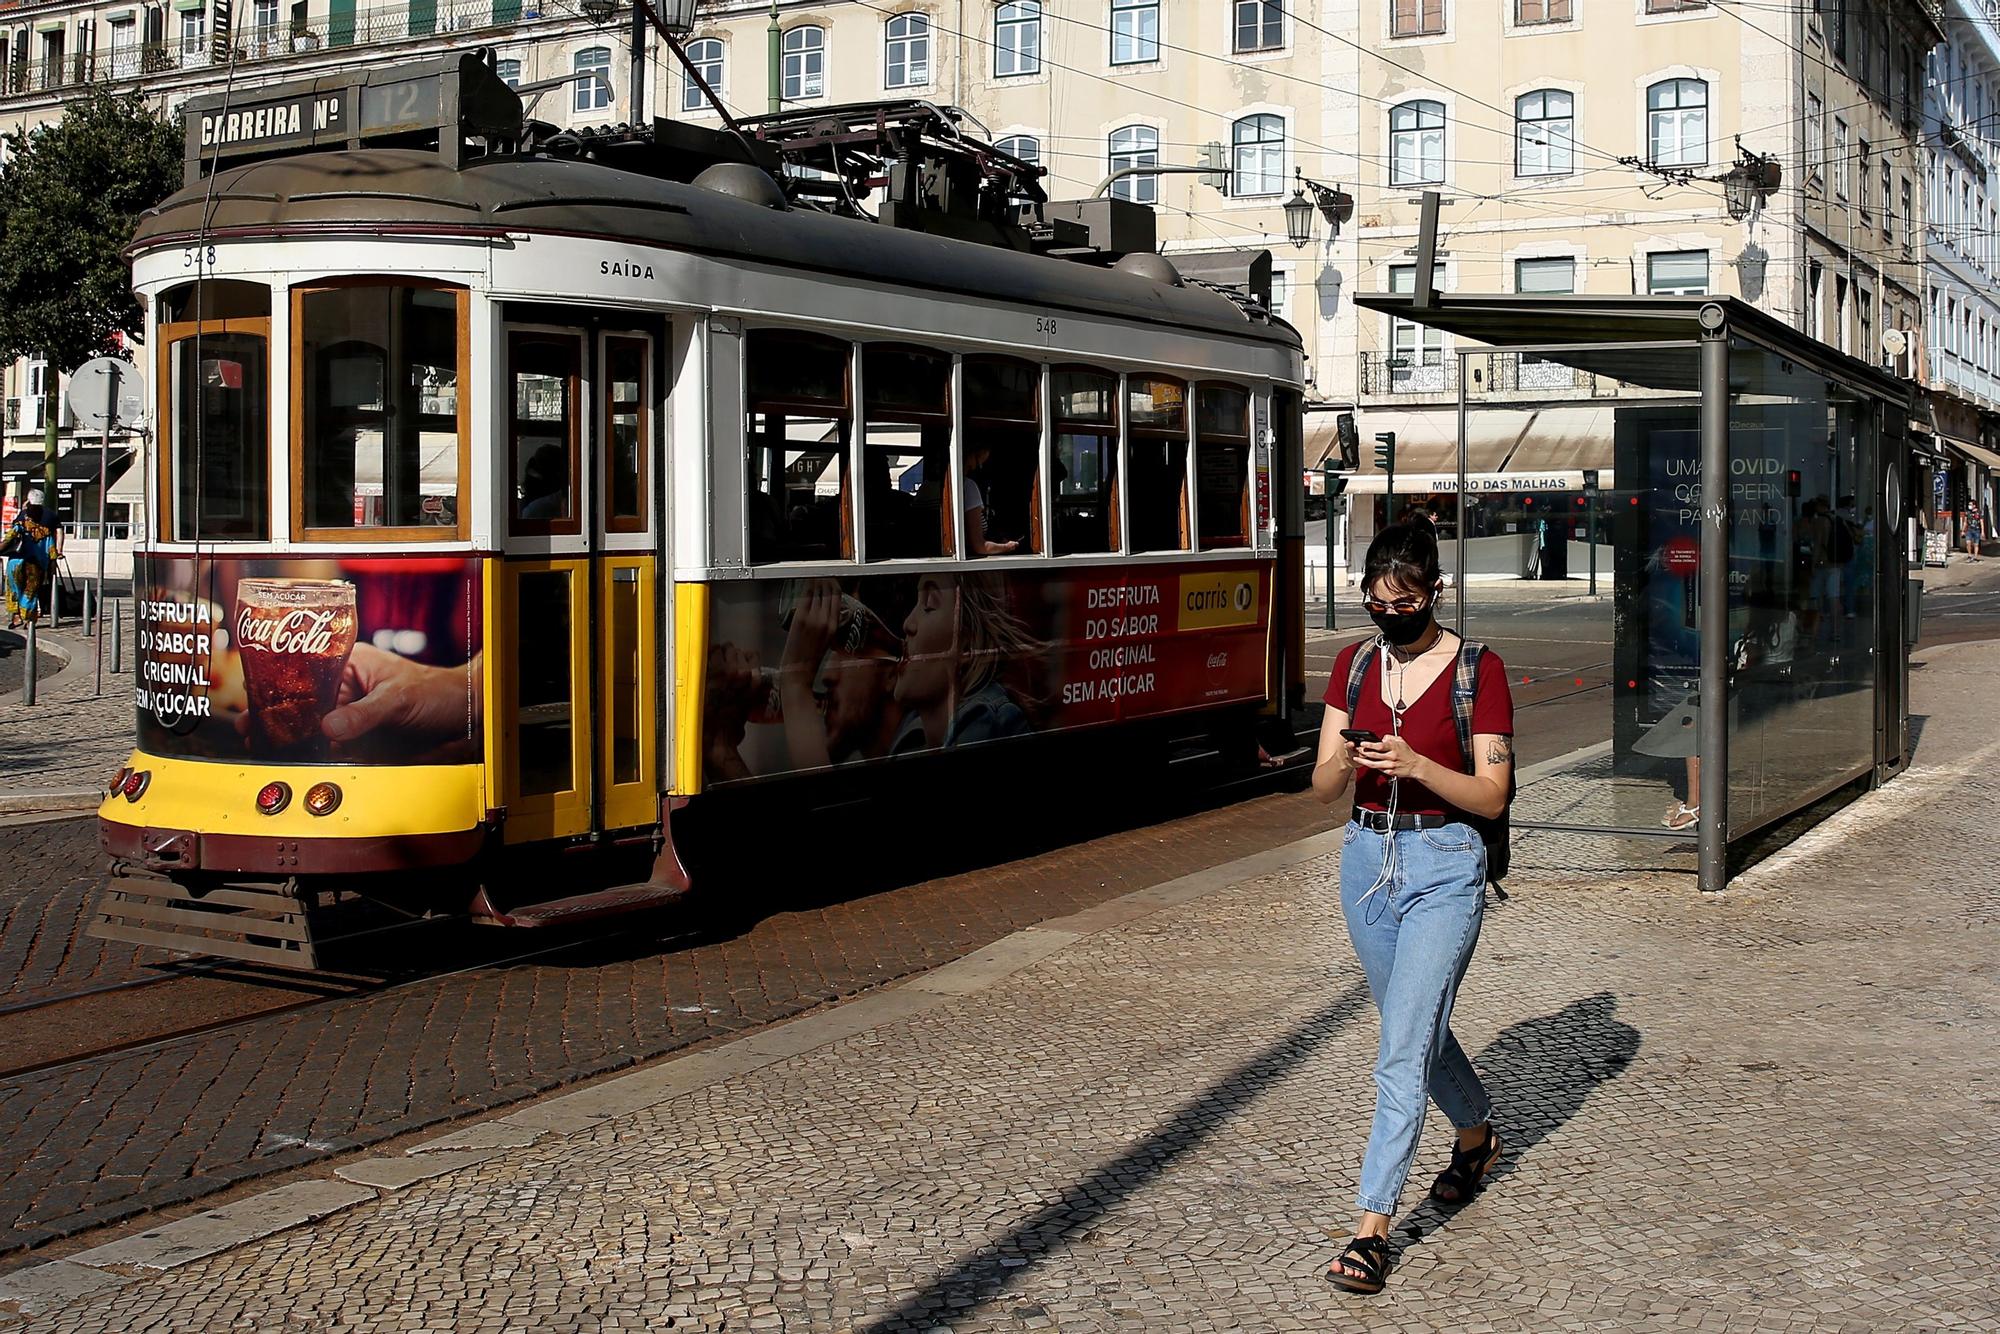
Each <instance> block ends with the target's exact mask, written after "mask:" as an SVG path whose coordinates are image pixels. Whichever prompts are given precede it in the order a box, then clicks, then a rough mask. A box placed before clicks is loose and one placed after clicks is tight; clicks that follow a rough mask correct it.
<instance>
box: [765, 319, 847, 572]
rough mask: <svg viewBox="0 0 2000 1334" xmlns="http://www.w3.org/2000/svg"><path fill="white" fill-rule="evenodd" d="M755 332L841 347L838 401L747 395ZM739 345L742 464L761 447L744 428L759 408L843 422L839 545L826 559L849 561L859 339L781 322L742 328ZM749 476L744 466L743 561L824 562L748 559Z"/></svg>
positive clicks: (781, 464) (781, 460) (768, 563)
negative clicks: (841, 359)
mask: <svg viewBox="0 0 2000 1334" xmlns="http://www.w3.org/2000/svg"><path fill="white" fill-rule="evenodd" d="M759 335H777V339H776V341H779V342H782V341H784V340H786V339H803V340H811V341H814V342H820V343H826V344H829V345H832V346H837V347H840V348H842V349H843V353H842V355H843V356H845V358H846V363H845V373H843V374H842V375H841V377H840V394H841V396H840V400H839V402H838V404H833V403H831V402H830V401H821V400H815V399H805V398H785V397H768V398H758V397H756V396H755V394H754V393H753V389H754V386H753V384H752V383H751V364H752V361H753V358H754V354H755V352H756V345H757V342H758V336H759ZM740 346H741V358H742V360H741V365H742V377H743V378H742V388H743V394H742V410H743V426H744V430H743V437H742V441H741V445H742V456H743V461H744V463H745V464H746V465H748V464H749V463H750V462H751V450H752V449H753V448H755V449H764V448H767V446H764V445H762V444H759V443H757V439H758V437H757V436H756V435H755V434H754V433H753V432H752V431H751V429H750V427H751V424H752V418H753V417H754V416H755V415H756V414H757V413H759V412H766V413H768V412H779V413H784V414H786V415H788V416H789V415H791V414H794V413H798V414H803V415H808V416H811V417H813V418H824V419H825V420H828V421H840V422H844V423H845V424H846V426H847V437H848V438H847V441H846V443H845V446H844V447H843V449H842V450H841V451H840V545H839V553H838V554H837V555H836V556H834V557H832V558H831V559H833V560H836V561H842V562H852V561H854V560H855V559H856V558H857V556H856V550H855V533H856V529H857V526H858V525H857V522H856V515H855V504H856V497H857V495H858V494H859V488H858V487H856V486H855V484H854V473H855V464H856V461H857V460H858V459H859V458H860V457H861V456H860V454H859V453H857V452H856V451H857V449H858V448H859V441H858V439H857V437H858V436H859V435H860V434H861V427H860V418H861V410H860V407H859V406H858V405H859V404H860V401H861V396H860V393H859V387H858V382H859V377H860V375H861V346H862V345H861V344H860V343H857V342H855V341H854V340H853V339H851V338H838V337H835V336H834V335H832V334H826V333H819V332H816V331H814V330H811V329H799V328H794V327H790V326H787V325H783V324H765V325H758V326H756V327H753V328H749V329H745V330H744V331H743V337H742V341H741V344H740ZM836 407H837V409H838V410H837V411H836V410H834V409H835V408H836ZM778 453H779V460H778V466H779V469H780V471H781V472H782V470H783V467H784V457H783V455H784V450H783V448H782V447H781V448H780V449H779V451H778ZM755 476H756V474H755V472H754V471H752V470H746V472H745V474H744V483H745V485H744V489H743V553H744V563H745V564H746V565H748V566H750V567H752V568H757V569H763V568H767V567H770V566H783V565H814V566H817V565H824V564H826V560H825V559H820V560H791V559H779V560H767V561H754V560H751V559H750V549H751V542H750V506H751V504H752V503H753V502H752V500H751V497H752V496H753V495H755V494H756V492H755V491H754V489H753V488H752V487H751V485H750V483H751V482H753V481H754V480H755Z"/></svg>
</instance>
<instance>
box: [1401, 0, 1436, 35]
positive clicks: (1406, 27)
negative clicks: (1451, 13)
mask: <svg viewBox="0 0 2000 1334" xmlns="http://www.w3.org/2000/svg"><path fill="white" fill-rule="evenodd" d="M1443 32H1444V0H1390V10H1389V35H1390V36H1391V37H1437V36H1440V35H1442V34H1443Z"/></svg>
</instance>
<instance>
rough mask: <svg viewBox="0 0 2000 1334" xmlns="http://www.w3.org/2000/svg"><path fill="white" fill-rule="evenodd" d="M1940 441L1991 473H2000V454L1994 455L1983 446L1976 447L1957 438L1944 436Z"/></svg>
mask: <svg viewBox="0 0 2000 1334" xmlns="http://www.w3.org/2000/svg"><path fill="white" fill-rule="evenodd" d="M1938 439H1940V440H1942V441H1943V442H1944V447H1945V448H1946V449H1949V450H1951V451H1952V452H1954V453H1957V454H1963V455H1964V456H1965V457H1966V458H1968V459H1970V460H1972V461H1973V462H1974V463H1976V464H1978V465H1979V466H1980V467H1982V468H1985V469H1987V470H1988V471H1990V472H2000V454H1996V453H1994V452H1993V451H1992V450H1990V449H1987V448H1985V447H1984V446H1983V445H1975V444H1973V443H1972V442H1971V441H1970V440H1960V439H1958V438H1957V437H1956V436H1949V435H1942V436H1939V437H1938Z"/></svg>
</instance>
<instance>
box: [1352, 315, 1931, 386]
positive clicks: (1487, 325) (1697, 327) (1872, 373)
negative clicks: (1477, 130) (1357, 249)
mask: <svg viewBox="0 0 2000 1334" xmlns="http://www.w3.org/2000/svg"><path fill="white" fill-rule="evenodd" d="M1354 304H1355V305H1357V306H1359V307H1361V308H1362V309H1364V310H1373V311H1379V312H1381V313H1383V314H1385V315H1392V316H1395V317H1396V318H1398V319H1406V320H1410V321H1413V322H1415V323H1417V324H1423V325H1428V326H1429V327H1431V328H1434V329H1441V330H1443V331H1444V332H1446V333H1449V334H1452V335H1454V336H1456V337H1459V338H1466V339H1470V340H1472V341H1474V342H1478V343H1485V344H1488V345H1489V346H1492V347H1554V346H1562V347H1565V348H1566V349H1568V350H1565V351H1563V352H1560V353H1552V354H1550V359H1551V360H1554V361H1560V362H1563V363H1565V364H1568V365H1572V366H1575V367H1577V368H1578V369H1579V370H1586V371H1592V372H1594V373H1596V374H1599V375H1608V376H1612V377H1614V378H1616V379H1619V380H1623V381H1625V382H1626V383H1627V384H1635V385H1643V386H1645V387H1647V388H1651V389H1666V390H1672V391H1675V392H1678V393H1695V392H1698V391H1699V390H1700V388H1701V384H1700V362H1699V360H1698V358H1696V357H1695V356H1694V355H1693V350H1692V345H1693V344H1694V343H1695V342H1697V341H1698V340H1699V339H1700V337H1701V324H1700V315H1701V311H1702V308H1703V307H1705V306H1716V307H1720V308H1721V310H1722V313H1723V316H1724V318H1725V321H1726V325H1725V327H1726V328H1728V329H1729V330H1730V331H1731V332H1733V333H1742V334H1744V335H1746V336H1748V337H1750V338H1752V339H1754V340H1756V341H1757V342H1759V343H1762V344H1764V345H1765V346H1766V347H1769V348H1770V349H1771V350H1772V351H1774V352H1777V353H1778V354H1780V355H1782V356H1787V357H1791V358H1794V359H1795V360H1797V361H1799V362H1802V363H1804V364H1806V365H1810V366H1811V367H1812V368H1813V369H1815V370H1817V371H1819V372H1820V373H1821V374H1823V375H1826V376H1827V377H1829V378H1830V379H1834V380H1838V381H1843V382H1845V383H1847V384H1848V385H1849V386H1851V387H1852V388H1854V389H1856V390H1858V391H1860V392H1863V393H1868V394H1872V395H1874V396H1875V397H1878V398H1884V399H1888V400H1890V401H1892V402H1897V403H1902V404H1905V405H1907V404H1908V403H1909V401H1910V398H1911V393H1912V390H1911V386H1910V384H1909V382H1908V381H1906V380H1901V379H1898V378H1897V377H1896V376H1894V375H1891V374H1889V373H1888V372H1887V371H1883V370H1879V369H1877V368H1876V367H1874V366H1871V365H1869V364H1868V363H1867V362H1865V361H1862V360H1861V359H1859V358H1858V357H1850V356H1848V355H1846V354H1845V353H1843V352H1839V351H1836V350H1835V349H1833V348H1831V347H1829V346H1827V345H1826V344H1825V343H1822V342H1820V341H1819V340H1817V339H1815V338H1812V337H1809V336H1808V335H1806V334H1804V333H1802V332H1800V331H1799V330H1797V329H1794V328H1792V327H1791V326H1790V325H1789V324H1786V323H1784V322H1783V321H1782V320H1778V319H1775V318H1773V317H1772V316H1770V315H1767V314H1765V313H1764V312H1763V311H1762V310H1760V309H1758V308H1757V307H1756V306H1753V305H1750V304H1749V303H1747V302H1744V301H1739V300H1737V299H1736V298H1735V297H1727V296H1598V295H1582V294H1579V295H1557V294H1545V295H1544V294H1522V293H1496V294H1490V295H1487V294H1464V293H1458V292H1440V293H1438V294H1437V296H1436V298H1435V299H1434V300H1433V302H1432V304H1431V305H1430V306H1428V307H1426V308H1424V309H1421V310H1419V309H1418V308H1417V307H1416V305H1415V298H1414V297H1412V296H1410V295H1409V294H1408V293H1387V292H1365V293H1362V294H1360V295H1358V296H1356V297H1355V298H1354ZM1678 342H1685V343H1687V344H1689V345H1690V353H1689V355H1688V356H1686V357H1675V356H1662V355H1661V354H1660V352H1659V351H1658V350H1657V349H1654V350H1646V349H1643V348H1632V347H1621V346H1620V345H1621V344H1632V343H1678Z"/></svg>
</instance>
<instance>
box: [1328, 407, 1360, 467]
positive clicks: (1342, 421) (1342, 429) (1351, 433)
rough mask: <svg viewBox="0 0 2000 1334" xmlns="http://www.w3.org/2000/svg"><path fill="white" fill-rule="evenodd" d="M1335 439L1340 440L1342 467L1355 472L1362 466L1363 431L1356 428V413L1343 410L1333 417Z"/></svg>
mask: <svg viewBox="0 0 2000 1334" xmlns="http://www.w3.org/2000/svg"><path fill="white" fill-rule="evenodd" d="M1333 435H1334V439H1335V440H1336V441H1338V442H1339V451H1340V467H1341V470H1342V471H1343V472H1353V471H1354V470H1355V469H1356V468H1359V467H1360V466H1361V433H1360V432H1359V431H1357V430H1355V429H1354V414H1353V413H1351V412H1343V413H1341V414H1340V415H1339V416H1338V417H1335V418H1334V419H1333Z"/></svg>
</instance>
